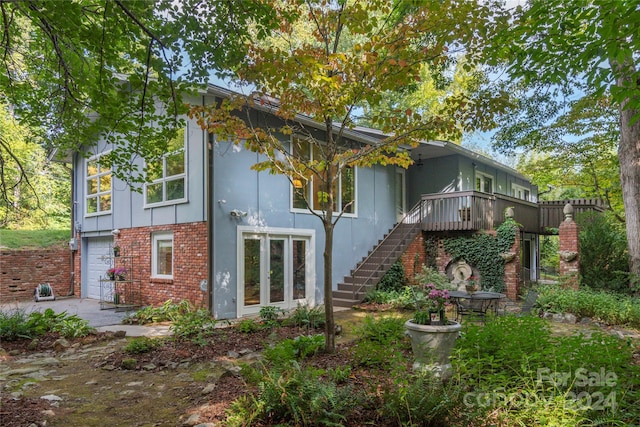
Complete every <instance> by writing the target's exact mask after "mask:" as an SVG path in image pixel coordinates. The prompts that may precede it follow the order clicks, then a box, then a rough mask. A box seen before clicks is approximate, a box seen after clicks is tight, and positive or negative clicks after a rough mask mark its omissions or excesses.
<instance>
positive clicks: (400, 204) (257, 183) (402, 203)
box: [71, 86, 557, 318]
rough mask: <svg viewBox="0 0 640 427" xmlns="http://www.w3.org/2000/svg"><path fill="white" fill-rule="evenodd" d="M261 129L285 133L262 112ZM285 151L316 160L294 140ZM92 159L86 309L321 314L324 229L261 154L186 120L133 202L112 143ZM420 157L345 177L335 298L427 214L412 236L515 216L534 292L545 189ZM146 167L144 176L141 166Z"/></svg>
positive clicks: (458, 153)
mask: <svg viewBox="0 0 640 427" xmlns="http://www.w3.org/2000/svg"><path fill="white" fill-rule="evenodd" d="M225 96H229V92H228V91H226V90H224V89H222V88H219V87H215V86H211V87H209V89H208V90H207V91H206V93H204V94H203V96H202V99H200V100H199V102H203V103H211V102H213V101H214V100H215V99H216V98H219V97H225ZM194 101H195V100H194ZM255 115H256V118H257V120H275V116H273V115H272V114H271V113H270V112H269V111H267V110H266V109H265V110H260V107H259V106H258V107H256V108H255ZM299 123H300V125H301V126H304V127H305V128H306V129H307V130H309V131H311V132H315V133H317V134H318V139H322V126H321V125H319V124H316V123H314V122H313V121H311V120H310V119H308V118H306V117H304V116H299ZM381 136H382V135H381V134H380V133H379V132H377V131H375V130H372V129H364V128H356V129H353V130H350V131H347V133H346V138H347V139H348V140H349V141H350V143H352V144H375V143H376V141H379V139H380V138H381ZM282 139H283V141H285V142H286V143H287V144H289V146H290V147H291V149H294V148H295V149H297V150H309V153H308V155H309V156H310V157H312V156H313V150H312V149H311V147H310V146H309V145H308V144H306V145H305V143H304V140H303V139H301V138H297V136H296V135H295V134H294V135H293V136H285V135H282ZM84 149H85V150H86V152H85V153H83V154H82V155H78V153H75V154H74V155H73V160H72V163H73V169H74V171H75V173H74V175H73V176H74V179H73V197H74V198H73V200H74V212H73V217H74V229H75V232H76V236H77V237H76V238H75V239H72V242H71V246H72V249H75V250H76V251H75V258H76V262H75V265H76V272H75V286H76V290H77V291H78V290H79V293H80V294H81V296H82V297H88V298H95V299H100V300H101V302H103V303H104V304H105V308H109V307H110V304H112V303H113V302H114V299H117V301H116V302H117V303H118V304H120V305H149V304H160V303H162V302H164V301H166V300H168V299H173V300H181V299H188V300H190V301H191V302H192V303H194V304H196V305H198V306H204V307H209V308H210V309H211V310H212V312H213V314H214V315H215V317H216V318H235V317H241V316H244V315H248V314H254V313H257V312H258V311H259V310H260V308H261V307H264V306H278V307H281V308H283V309H289V308H293V307H295V306H296V305H297V304H298V303H303V304H316V303H321V302H322V301H323V299H324V295H323V291H322V283H323V277H322V275H323V269H322V268H321V267H322V250H323V247H324V246H323V245H324V241H323V239H324V233H323V231H322V224H321V222H320V221H319V220H318V219H317V218H316V217H315V216H314V215H312V214H311V213H310V212H309V211H308V210H307V208H306V207H305V206H304V204H303V203H301V201H300V200H299V198H298V197H296V194H297V192H296V189H295V188H294V187H295V185H296V183H295V182H294V183H293V185H292V184H291V183H290V182H289V181H288V180H287V179H286V178H285V177H283V176H279V175H271V174H269V173H264V172H257V171H254V170H251V169H250V167H251V165H252V164H254V163H256V162H257V161H258V160H259V155H258V154H256V153H254V152H251V151H247V150H246V149H244V147H242V146H238V145H234V144H232V143H230V142H228V141H222V140H216V139H214V138H212V137H211V135H209V134H207V133H206V132H204V131H203V130H202V129H201V128H200V126H198V125H197V123H196V122H195V121H194V120H187V121H186V127H185V128H184V130H183V131H181V132H179V133H178V136H177V137H176V138H175V139H174V140H173V141H171V144H170V150H169V152H168V153H166V154H165V155H164V156H163V158H162V159H161V160H160V161H155V162H154V163H153V164H150V165H147V166H149V167H150V168H149V171H150V172H149V173H150V174H151V175H150V176H148V182H147V183H146V184H144V186H143V187H142V191H134V190H133V189H132V188H130V187H129V186H128V185H126V184H125V183H123V182H121V181H119V180H118V179H116V178H115V177H114V176H113V174H112V171H111V170H109V169H105V168H104V167H103V166H101V164H100V163H99V162H98V160H99V158H100V156H101V155H104V153H106V152H108V151H109V150H110V149H111V147H110V146H109V145H108V144H107V143H105V141H104V140H102V139H100V140H98V141H96V143H95V144H93V145H87V146H85V147H84ZM407 149H409V148H407ZM411 156H412V158H413V159H414V162H415V163H414V164H413V165H412V166H410V167H409V168H408V169H406V170H405V169H401V168H397V167H395V166H381V165H378V166H373V167H370V168H354V169H353V171H352V172H351V173H349V174H345V175H343V176H342V177H341V179H340V183H339V188H340V191H339V198H340V199H341V200H338V204H339V205H340V206H341V203H342V201H344V202H345V203H346V201H347V200H353V204H352V205H350V207H349V211H348V212H346V213H345V214H344V215H343V217H342V218H341V219H340V221H339V222H338V224H337V226H336V230H335V240H334V248H335V249H334V262H333V271H334V277H333V278H332V280H333V283H334V284H335V285H334V286H335V288H336V289H337V284H338V282H339V281H341V280H342V278H343V277H344V276H349V275H350V272H351V270H352V269H354V267H355V266H356V265H357V264H358V263H359V262H360V261H361V260H362V259H363V258H364V257H366V256H367V254H368V253H369V251H371V250H372V249H373V248H375V247H376V246H377V245H378V242H379V240H380V239H381V238H382V237H383V236H384V235H385V234H386V233H387V232H388V231H389V230H390V229H392V228H393V226H394V224H396V223H397V222H398V221H401V220H402V218H403V217H404V215H405V214H407V213H409V210H411V207H412V206H417V209H420V212H421V213H422V215H421V220H420V227H419V228H415V229H414V231H412V233H419V232H422V233H438V232H443V231H447V230H461V231H468V232H473V231H478V230H482V229H494V228H495V227H496V226H497V224H499V222H500V221H501V220H502V218H501V215H499V214H498V213H500V212H502V211H503V210H504V208H505V207H507V206H514V204H517V209H516V219H517V221H518V222H520V223H521V224H523V226H524V229H523V236H522V237H523V242H525V243H524V244H523V247H524V254H523V258H522V259H523V260H524V262H523V263H524V267H525V268H526V269H527V271H528V273H527V274H529V278H530V279H535V278H536V274H537V259H538V258H537V236H538V234H539V233H540V230H541V229H542V227H541V222H540V215H539V206H538V205H537V204H536V201H537V188H536V187H535V186H533V185H531V183H530V182H529V181H528V180H527V179H526V178H525V177H524V176H522V175H520V174H519V173H517V172H516V171H515V170H513V169H511V168H509V167H507V166H505V165H502V164H500V163H498V162H495V161H493V160H491V159H489V158H486V157H484V156H481V155H478V154H476V153H474V152H472V151H469V150H467V149H465V148H463V147H461V146H459V145H457V144H453V143H449V142H442V141H433V142H425V143H423V144H421V145H420V146H419V147H417V148H414V149H411ZM136 161H138V162H139V163H140V166H141V167H142V166H144V164H143V162H144V160H143V159H137V160H136ZM303 191H310V192H311V191H313V186H312V185H310V186H308V188H304V189H303ZM312 194H313V193H311V194H310V196H312ZM310 199H311V200H313V197H310ZM312 203H313V202H312ZM556 226H557V225H556ZM114 247H117V249H118V252H119V253H118V254H117V255H118V256H115V255H114ZM394 261H395V260H394ZM118 267H119V268H122V269H124V273H123V274H122V275H121V276H122V277H120V278H117V277H114V280H112V278H111V277H109V274H108V270H109V269H110V268H118ZM121 273H122V271H121ZM116 294H117V298H116ZM338 299H339V298H338ZM346 305H348V304H346Z"/></svg>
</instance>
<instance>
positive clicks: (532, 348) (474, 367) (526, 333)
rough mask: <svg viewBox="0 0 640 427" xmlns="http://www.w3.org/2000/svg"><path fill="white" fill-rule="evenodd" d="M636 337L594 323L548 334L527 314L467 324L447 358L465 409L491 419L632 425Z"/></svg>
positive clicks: (638, 381) (639, 416)
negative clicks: (587, 329) (583, 329)
mask: <svg viewBox="0 0 640 427" xmlns="http://www.w3.org/2000/svg"><path fill="white" fill-rule="evenodd" d="M634 352H635V353H636V354H637V352H638V346H637V343H635V344H634V343H632V342H631V341H623V340H620V339H619V338H617V337H614V336H612V335H610V334H605V333H602V332H599V331H594V332H593V333H592V334H591V336H586V335H583V334H578V335H574V336H569V337H566V336H563V337H558V336H553V335H552V333H551V329H550V328H549V324H548V322H547V321H545V320H543V319H540V318H538V317H534V316H523V317H516V316H504V317H497V318H494V319H493V320H491V321H489V322H487V323H486V324H485V325H477V324H467V325H465V327H464V328H463V333H462V336H461V338H460V339H459V341H458V343H457V345H456V349H455V350H454V355H453V357H452V364H453V366H454V372H455V378H454V381H455V382H456V383H458V384H459V385H460V386H461V387H463V388H465V390H466V392H465V397H464V404H465V406H466V407H467V408H469V409H470V410H475V411H477V410H482V411H485V412H486V413H491V414H492V418H493V421H495V422H496V423H497V424H498V425H522V426H529V425H556V426H568V425H571V426H579V425H638V423H640V411H639V410H638V406H637V403H638V401H639V399H640V366H638V363H637V360H634Z"/></svg>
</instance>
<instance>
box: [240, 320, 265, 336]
mask: <svg viewBox="0 0 640 427" xmlns="http://www.w3.org/2000/svg"><path fill="white" fill-rule="evenodd" d="M236 328H237V329H238V331H240V332H242V333H244V334H249V333H252V332H257V331H258V330H259V329H260V324H259V323H258V322H256V321H255V320H254V319H242V320H240V321H239V322H238V323H237V324H236Z"/></svg>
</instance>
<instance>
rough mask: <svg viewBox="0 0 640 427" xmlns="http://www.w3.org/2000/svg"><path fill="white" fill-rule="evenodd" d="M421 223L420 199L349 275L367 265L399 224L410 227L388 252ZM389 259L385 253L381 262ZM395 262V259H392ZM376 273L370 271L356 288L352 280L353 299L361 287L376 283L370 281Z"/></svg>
mask: <svg viewBox="0 0 640 427" xmlns="http://www.w3.org/2000/svg"><path fill="white" fill-rule="evenodd" d="M421 223H422V201H419V202H418V203H416V205H415V206H414V207H413V208H411V210H410V211H409V212H408V213H406V214H405V216H404V217H402V219H401V220H400V221H399V222H398V223H397V224H396V225H395V226H394V227H393V229H391V232H390V233H389V234H387V236H386V237H385V238H384V239H383V240H382V242H380V243H378V245H376V247H375V248H374V250H373V251H371V253H370V254H369V255H367V257H366V258H365V259H364V260H362V262H361V263H360V264H359V265H358V267H356V269H355V270H353V273H352V274H351V277H353V278H355V276H356V274H357V273H358V272H359V271H360V270H361V269H362V268H363V267H364V266H365V265H367V263H368V261H369V260H370V259H371V257H372V256H373V255H374V254H375V253H376V252H377V251H378V249H379V248H381V247H382V246H383V245H385V243H386V242H387V241H388V239H389V238H390V237H391V236H394V237H395V233H397V232H398V230H399V229H400V227H401V226H403V225H406V224H411V225H412V227H410V228H408V229H405V230H404V233H403V234H401V235H400V236H401V238H400V239H399V240H398V243H396V244H395V245H394V246H392V247H391V249H390V250H389V254H392V253H395V250H396V249H398V248H399V247H400V246H401V245H403V244H405V241H406V238H407V236H409V235H411V234H414V235H415V232H416V229H419V228H420V224H421ZM388 260H389V255H387V256H386V257H385V258H384V259H383V260H382V261H381V263H385V262H386V261H388ZM394 262H395V260H394ZM375 273H376V271H372V272H370V273H369V275H368V276H366V277H365V279H364V282H363V283H360V286H359V287H358V288H357V289H356V285H357V284H356V283H355V282H354V283H353V284H352V286H353V299H354V300H356V294H358V293H359V292H360V291H362V289H363V288H365V287H367V286H369V285H372V284H373V285H375V284H376V283H377V282H376V283H372V281H373V275H374V274H375Z"/></svg>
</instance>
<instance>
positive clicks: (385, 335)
mask: <svg viewBox="0 0 640 427" xmlns="http://www.w3.org/2000/svg"><path fill="white" fill-rule="evenodd" d="M356 334H357V335H358V337H359V340H358V343H357V345H356V346H354V348H353V350H352V355H353V358H354V361H355V362H356V363H358V364H359V365H361V366H367V367H370V368H379V369H383V370H388V371H391V370H394V369H395V368H396V367H397V365H398V364H401V363H403V362H404V356H403V354H402V349H403V348H407V347H408V343H407V342H405V340H404V319H402V318H400V317H394V316H385V317H380V318H378V319H376V318H374V317H373V316H367V317H365V318H364V320H363V322H362V326H360V327H359V328H357V329H356Z"/></svg>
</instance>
